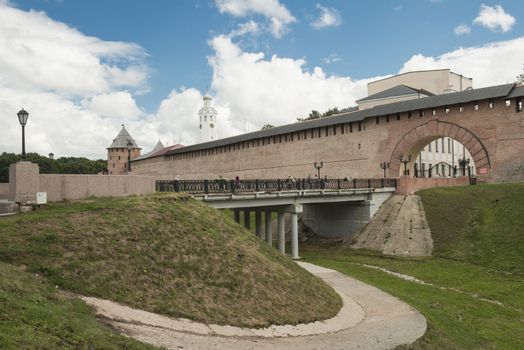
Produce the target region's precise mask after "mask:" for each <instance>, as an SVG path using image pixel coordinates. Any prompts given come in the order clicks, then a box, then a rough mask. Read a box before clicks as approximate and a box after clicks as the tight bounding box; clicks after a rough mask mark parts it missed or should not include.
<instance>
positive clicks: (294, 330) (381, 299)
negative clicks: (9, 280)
mask: <svg viewBox="0 0 524 350" xmlns="http://www.w3.org/2000/svg"><path fill="white" fill-rule="evenodd" d="M299 264H300V266H302V267H303V268H305V269H307V270H308V271H310V272H311V273H313V274H315V275H317V276H318V277H320V278H322V279H323V280H324V281H326V282H327V283H328V284H330V285H331V286H332V287H333V288H335V290H337V292H339V293H340V294H341V296H342V297H343V301H344V307H343V309H342V310H341V312H340V313H339V314H338V315H337V316H336V317H334V318H333V319H330V320H326V321H324V322H314V323H311V324H305V325H297V326H273V327H269V328H266V329H262V330H252V329H243V328H238V327H229V326H217V325H205V324H200V323H196V322H192V321H188V320H176V319H171V318H168V317H165V316H161V315H156V314H152V313H148V312H144V311H141V310H136V309H131V308H128V307H124V306H121V305H118V304H116V303H113V302H110V301H106V300H101V299H96V298H87V297H84V298H83V299H84V300H85V301H86V302H87V303H88V304H90V305H92V306H94V307H95V309H96V310H97V313H98V314H100V315H103V316H104V317H106V318H108V319H109V320H110V322H111V323H112V325H113V326H114V327H116V328H117V329H118V330H120V331H121V332H122V333H123V334H125V335H127V336H130V337H133V338H135V339H138V340H140V341H142V342H145V343H149V344H153V345H156V346H163V347H165V348H167V349H182V348H183V349H224V350H225V349H231V350H235V349H239V350H240V349H268V348H271V349H272V350H275V349H345V350H348V349H370V350H374V349H376V350H378V349H392V348H394V347H396V346H398V345H401V344H409V343H412V342H414V341H415V340H416V339H418V338H419V337H421V336H422V335H423V334H424V332H425V331H426V319H425V318H424V317H423V316H422V315H421V314H420V313H419V312H418V311H416V310H415V309H413V308H412V307H410V306H409V305H407V304H405V303H404V302H402V301H400V300H399V299H397V298H394V297H393V296H391V295H389V294H387V293H384V292H382V291H380V290H379V289H377V288H375V287H373V286H370V285H367V284H365V283H362V282H360V281H358V280H356V279H353V278H351V277H348V276H346V275H344V274H342V273H339V272H336V271H334V270H330V269H326V268H322V267H319V266H316V265H312V264H308V263H304V262H299ZM217 334H220V335H217ZM306 334H309V335H306Z"/></svg>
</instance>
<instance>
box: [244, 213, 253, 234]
mask: <svg viewBox="0 0 524 350" xmlns="http://www.w3.org/2000/svg"><path fill="white" fill-rule="evenodd" d="M244 227H245V228H246V229H248V230H250V229H251V213H250V212H249V210H244Z"/></svg>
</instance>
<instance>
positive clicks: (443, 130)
mask: <svg viewBox="0 0 524 350" xmlns="http://www.w3.org/2000/svg"><path fill="white" fill-rule="evenodd" d="M441 137H450V138H452V139H454V140H457V141H458V142H460V143H461V144H463V145H464V146H465V147H466V149H467V150H468V151H469V153H470V154H471V157H472V158H473V159H472V160H473V162H474V163H475V167H476V168H477V169H480V168H486V169H489V168H491V163H490V160H489V154H488V151H487V150H486V147H484V144H483V143H482V141H481V140H480V139H479V138H478V137H477V136H476V135H475V134H473V133H472V132H471V131H469V130H468V129H466V128H463V127H462V126H460V125H457V124H454V123H450V122H444V121H439V120H432V121H429V122H427V123H425V124H422V125H420V126H418V127H416V128H414V129H412V130H410V131H409V132H407V133H406V134H405V135H404V136H403V137H402V138H401V139H400V141H399V142H398V143H397V145H396V146H395V149H394V150H393V152H392V153H391V157H390V159H389V162H390V168H389V174H390V176H398V175H397V174H399V173H400V168H401V167H400V166H401V164H400V159H399V158H400V156H401V155H402V156H404V157H407V156H408V155H409V154H412V155H413V157H414V158H415V159H416V156H415V155H416V154H418V152H420V151H421V150H422V148H424V147H425V146H426V145H427V144H428V143H430V142H431V141H433V140H436V139H438V138H441ZM415 159H412V161H411V164H409V168H410V169H413V163H414V160H415ZM410 173H411V174H412V173H413V172H412V170H411V172H410Z"/></svg>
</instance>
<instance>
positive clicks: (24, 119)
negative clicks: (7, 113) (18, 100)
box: [17, 108, 29, 160]
mask: <svg viewBox="0 0 524 350" xmlns="http://www.w3.org/2000/svg"><path fill="white" fill-rule="evenodd" d="M17 115H18V121H19V122H20V125H22V160H25V158H26V157H25V125H26V124H27V119H28V118H29V113H27V111H26V110H24V109H23V108H22V109H21V110H20V112H18V113H17Z"/></svg>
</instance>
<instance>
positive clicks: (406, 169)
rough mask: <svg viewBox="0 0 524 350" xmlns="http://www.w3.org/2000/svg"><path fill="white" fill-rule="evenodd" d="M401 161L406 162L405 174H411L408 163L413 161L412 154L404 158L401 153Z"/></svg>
mask: <svg viewBox="0 0 524 350" xmlns="http://www.w3.org/2000/svg"><path fill="white" fill-rule="evenodd" d="M400 162H401V163H403V164H404V175H409V170H408V163H409V162H411V154H410V155H408V159H404V157H403V156H402V155H401V156H400Z"/></svg>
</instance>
